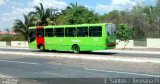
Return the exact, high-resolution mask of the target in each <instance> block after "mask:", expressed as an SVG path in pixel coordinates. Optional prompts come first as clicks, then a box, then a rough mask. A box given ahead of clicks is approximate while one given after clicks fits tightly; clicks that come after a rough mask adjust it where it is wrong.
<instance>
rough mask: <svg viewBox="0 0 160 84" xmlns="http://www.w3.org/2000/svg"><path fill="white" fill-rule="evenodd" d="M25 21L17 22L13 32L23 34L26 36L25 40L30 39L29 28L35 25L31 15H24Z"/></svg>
mask: <svg viewBox="0 0 160 84" xmlns="http://www.w3.org/2000/svg"><path fill="white" fill-rule="evenodd" d="M23 17H24V21H22V20H19V19H17V20H15V23H14V26H13V31H14V32H17V33H19V34H21V35H22V36H24V38H25V40H27V39H28V28H29V27H30V26H34V23H33V20H34V19H33V18H32V17H31V16H29V15H23Z"/></svg>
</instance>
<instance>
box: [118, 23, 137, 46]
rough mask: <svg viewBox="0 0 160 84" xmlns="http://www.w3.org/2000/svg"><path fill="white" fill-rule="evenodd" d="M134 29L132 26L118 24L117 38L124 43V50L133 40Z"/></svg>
mask: <svg viewBox="0 0 160 84" xmlns="http://www.w3.org/2000/svg"><path fill="white" fill-rule="evenodd" d="M133 33H134V29H133V26H131V25H127V24H120V25H119V27H118V32H117V38H118V39H119V40H120V41H124V48H123V49H125V47H126V46H127V44H128V43H129V40H130V39H132V38H133Z"/></svg>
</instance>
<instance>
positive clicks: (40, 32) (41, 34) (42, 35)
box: [37, 29, 44, 37]
mask: <svg viewBox="0 0 160 84" xmlns="http://www.w3.org/2000/svg"><path fill="white" fill-rule="evenodd" d="M37 37H44V29H37Z"/></svg>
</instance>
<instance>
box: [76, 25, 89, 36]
mask: <svg viewBox="0 0 160 84" xmlns="http://www.w3.org/2000/svg"><path fill="white" fill-rule="evenodd" d="M77 37H88V27H78V28H77Z"/></svg>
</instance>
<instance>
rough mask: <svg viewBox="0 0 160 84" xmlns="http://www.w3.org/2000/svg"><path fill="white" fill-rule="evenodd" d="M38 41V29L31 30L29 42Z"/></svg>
mask: <svg viewBox="0 0 160 84" xmlns="http://www.w3.org/2000/svg"><path fill="white" fill-rule="evenodd" d="M35 40H36V29H30V30H29V42H30V43H31V42H33V41H35Z"/></svg>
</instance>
